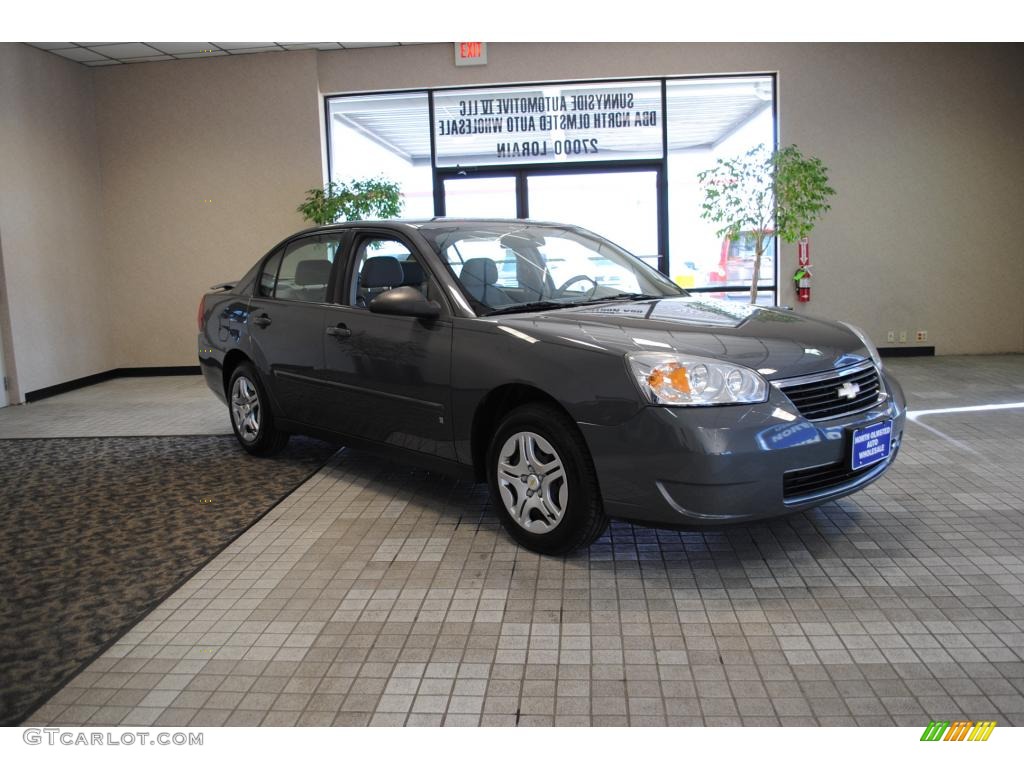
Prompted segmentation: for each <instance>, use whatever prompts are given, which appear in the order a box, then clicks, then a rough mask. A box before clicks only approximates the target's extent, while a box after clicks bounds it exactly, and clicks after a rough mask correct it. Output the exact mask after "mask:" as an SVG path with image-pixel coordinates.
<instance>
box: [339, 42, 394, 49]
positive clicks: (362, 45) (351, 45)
mask: <svg viewBox="0 0 1024 768" xmlns="http://www.w3.org/2000/svg"><path fill="white" fill-rule="evenodd" d="M392 45H398V43H342V44H341V46H342V48H387V47H389V46H392Z"/></svg>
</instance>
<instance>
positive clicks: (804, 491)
mask: <svg viewBox="0 0 1024 768" xmlns="http://www.w3.org/2000/svg"><path fill="white" fill-rule="evenodd" d="M878 466H879V465H878V464H871V465H870V466H867V467H861V468H860V469H850V467H849V465H847V464H829V465H827V466H824V467H813V468H812V469H797V470H794V471H792V472H786V473H785V474H784V475H783V476H782V497H783V500H784V501H791V500H793V499H798V498H800V497H803V496H813V495H816V494H820V493H828V492H829V491H830V490H832V489H835V488H840V487H842V486H844V485H847V484H848V483H852V482H853V481H854V480H856V479H857V478H859V477H861V476H862V475H866V474H867V473H868V472H871V471H872V470H875V469H878Z"/></svg>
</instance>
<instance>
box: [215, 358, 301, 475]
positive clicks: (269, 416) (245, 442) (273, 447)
mask: <svg viewBox="0 0 1024 768" xmlns="http://www.w3.org/2000/svg"><path fill="white" fill-rule="evenodd" d="M228 410H230V412H231V427H232V428H233V429H234V431H235V437H237V438H238V442H239V443H241V444H242V447H243V448H244V449H245V450H247V451H248V452H249V453H251V454H253V455H254V456H271V455H273V454H275V453H277V452H278V451H280V450H281V449H282V448H284V447H285V445H286V444H287V443H288V433H287V432H281V431H279V430H278V429H277V428H276V427H275V426H274V414H273V412H272V411H271V409H270V402H269V399H268V398H267V393H266V391H265V390H264V389H263V385H262V384H261V383H260V380H259V378H258V377H257V376H256V369H254V368H253V367H252V366H251V365H250V364H249V363H241V364H240V365H239V366H238V367H237V368H235V370H234V371H233V372H232V373H231V380H230V382H229V383H228Z"/></svg>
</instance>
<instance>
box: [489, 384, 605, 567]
mask: <svg viewBox="0 0 1024 768" xmlns="http://www.w3.org/2000/svg"><path fill="white" fill-rule="evenodd" d="M487 469H488V480H489V482H490V486H491V496H492V498H493V500H494V503H495V505H496V506H497V508H498V510H499V512H498V514H499V515H500V517H501V523H502V525H503V526H504V527H505V530H507V531H508V532H509V533H510V534H511V535H512V537H513V538H514V539H515V540H516V541H518V542H519V543H520V544H522V545H523V546H524V547H526V548H527V549H531V550H533V551H534V552H540V553H542V554H546V555H561V554H565V553H567V552H571V551H572V550H574V549H578V548H580V547H587V546H589V545H590V544H592V543H593V542H594V541H595V540H596V539H597V538H598V537H599V536H600V535H601V534H602V533H603V532H604V530H605V529H606V528H607V527H608V518H606V517H605V515H604V510H603V507H602V504H601V496H600V493H599V492H598V487H597V475H596V473H595V472H594V466H593V462H592V461H591V459H590V454H589V452H588V451H587V446H586V444H585V443H584V441H583V436H582V435H581V434H580V433H579V430H578V429H577V428H576V425H575V424H573V423H572V421H571V420H570V419H569V418H568V417H567V416H566V415H565V414H564V413H562V412H561V411H559V410H557V409H555V408H552V407H551V406H548V405H544V404H540V403H530V404H527V405H524V406H521V407H519V408H516V409H515V410H514V411H512V412H511V413H509V414H508V416H506V417H505V419H504V420H503V421H502V422H501V426H499V427H498V430H497V432H496V433H495V435H494V439H493V440H492V441H491V446H490V450H489V451H488V456H487Z"/></svg>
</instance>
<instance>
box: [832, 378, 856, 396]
mask: <svg viewBox="0 0 1024 768" xmlns="http://www.w3.org/2000/svg"><path fill="white" fill-rule="evenodd" d="M836 394H837V395H839V396H840V397H845V398H846V399H847V400H853V399H854V398H855V397H857V395H858V394H860V384H856V383H854V382H852V381H844V382H843V386H841V387H840V388H839V389H837V390H836Z"/></svg>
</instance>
